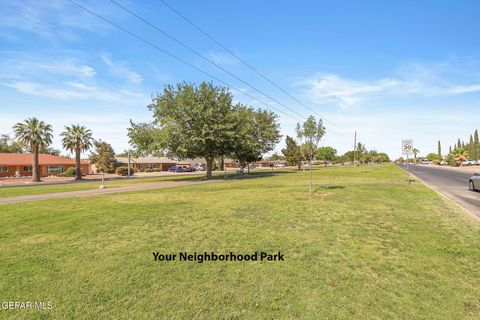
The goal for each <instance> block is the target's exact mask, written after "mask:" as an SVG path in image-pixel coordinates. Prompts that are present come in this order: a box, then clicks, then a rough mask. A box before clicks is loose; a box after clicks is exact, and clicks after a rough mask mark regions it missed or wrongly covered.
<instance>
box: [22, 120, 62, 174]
mask: <svg viewBox="0 0 480 320" xmlns="http://www.w3.org/2000/svg"><path fill="white" fill-rule="evenodd" d="M13 130H14V131H15V136H16V138H17V140H18V141H20V142H21V143H23V144H25V145H27V146H29V148H30V150H32V153H33V161H32V181H33V182H40V170H39V163H38V154H39V151H40V149H41V148H45V147H47V146H48V145H50V144H51V143H52V132H53V130H52V126H51V125H49V124H46V123H45V122H43V121H41V120H39V119H37V118H28V119H26V120H24V121H23V122H19V123H17V124H15V125H14V126H13Z"/></svg>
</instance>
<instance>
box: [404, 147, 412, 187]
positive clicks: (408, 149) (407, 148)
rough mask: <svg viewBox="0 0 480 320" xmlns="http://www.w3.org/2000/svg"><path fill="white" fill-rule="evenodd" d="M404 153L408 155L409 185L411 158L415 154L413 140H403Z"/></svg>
mask: <svg viewBox="0 0 480 320" xmlns="http://www.w3.org/2000/svg"><path fill="white" fill-rule="evenodd" d="M402 153H403V154H405V155H407V172H408V176H407V179H408V183H410V171H409V167H408V166H409V156H410V155H411V154H412V153H413V140H412V139H404V140H402Z"/></svg>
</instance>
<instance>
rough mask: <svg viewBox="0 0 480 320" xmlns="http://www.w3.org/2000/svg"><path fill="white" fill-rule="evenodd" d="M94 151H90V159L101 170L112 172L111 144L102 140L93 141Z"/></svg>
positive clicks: (112, 156) (113, 168) (112, 151)
mask: <svg viewBox="0 0 480 320" xmlns="http://www.w3.org/2000/svg"><path fill="white" fill-rule="evenodd" d="M93 145H94V151H93V152H92V153H90V161H91V162H92V163H93V164H95V166H96V167H97V169H98V170H100V171H102V172H113V170H115V163H116V159H115V151H114V150H113V148H112V146H111V145H110V144H109V143H107V142H105V141H102V140H96V141H94V143H93Z"/></svg>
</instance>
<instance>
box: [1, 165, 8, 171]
mask: <svg viewBox="0 0 480 320" xmlns="http://www.w3.org/2000/svg"><path fill="white" fill-rule="evenodd" d="M0 172H8V167H7V166H0Z"/></svg>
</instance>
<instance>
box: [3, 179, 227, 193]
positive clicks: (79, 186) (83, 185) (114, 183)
mask: <svg viewBox="0 0 480 320" xmlns="http://www.w3.org/2000/svg"><path fill="white" fill-rule="evenodd" d="M231 175H232V174H230V176H231ZM203 176H204V174H202V173H199V174H196V175H181V176H166V177H151V178H132V179H120V180H110V181H105V186H106V187H107V188H117V187H120V186H124V185H128V184H135V183H144V182H158V181H194V180H200V179H202V178H203ZM223 176H224V175H223V174H219V173H216V174H215V177H217V178H219V177H223ZM99 186H100V182H99V181H94V182H89V181H88V180H84V181H80V182H70V183H61V184H50V185H36V186H24V187H4V188H0V198H6V197H16V196H24V195H35V194H47V193H55V192H69V191H80V190H92V189H98V187H99Z"/></svg>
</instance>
